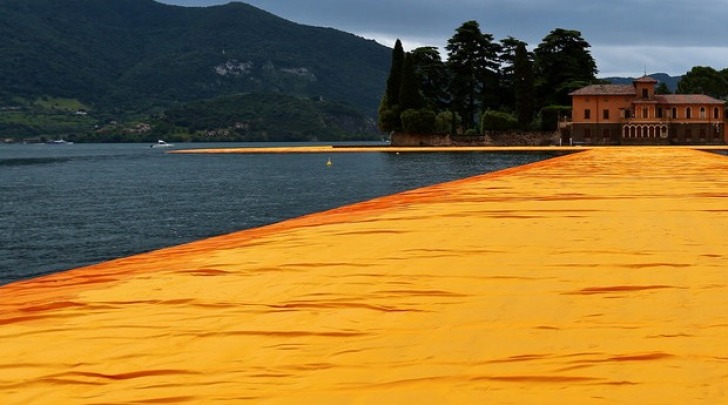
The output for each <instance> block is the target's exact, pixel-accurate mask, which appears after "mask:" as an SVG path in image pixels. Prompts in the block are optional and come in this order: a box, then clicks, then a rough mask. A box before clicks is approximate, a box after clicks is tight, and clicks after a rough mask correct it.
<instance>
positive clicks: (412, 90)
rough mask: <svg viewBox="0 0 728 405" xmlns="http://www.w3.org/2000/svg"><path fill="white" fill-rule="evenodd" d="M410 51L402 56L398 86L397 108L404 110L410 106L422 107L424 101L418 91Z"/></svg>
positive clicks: (417, 82)
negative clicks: (402, 61)
mask: <svg viewBox="0 0 728 405" xmlns="http://www.w3.org/2000/svg"><path fill="white" fill-rule="evenodd" d="M413 59H414V58H413V57H412V54H411V53H407V54H406V55H405V57H404V64H403V65H402V78H401V80H400V87H399V109H400V111H405V110H408V109H411V108H414V109H419V108H422V107H424V105H425V102H424V98H423V97H422V93H420V85H419V80H418V78H417V73H416V72H415V65H414V61H413Z"/></svg>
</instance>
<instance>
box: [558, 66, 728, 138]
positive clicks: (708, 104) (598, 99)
mask: <svg viewBox="0 0 728 405" xmlns="http://www.w3.org/2000/svg"><path fill="white" fill-rule="evenodd" d="M656 84H657V80H655V79H653V78H651V77H649V76H643V77H641V78H639V79H637V80H635V81H633V82H632V84H631V85H630V84H626V85H624V84H595V85H591V86H587V87H584V88H581V89H579V90H576V91H574V92H572V93H570V95H571V98H572V116H571V121H570V122H568V123H562V125H560V130H561V131H562V139H563V140H564V141H567V142H569V141H570V142H573V143H576V144H589V145H688V144H692V145H696V144H698V145H711V144H723V143H726V140H725V139H724V137H725V136H726V129H725V127H726V125H725V119H724V116H725V112H724V104H725V102H724V101H721V100H717V99H715V98H713V97H710V96H706V95H703V94H664V95H663V94H655V85H656Z"/></svg>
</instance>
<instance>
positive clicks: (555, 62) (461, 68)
mask: <svg viewBox="0 0 728 405" xmlns="http://www.w3.org/2000/svg"><path fill="white" fill-rule="evenodd" d="M589 47H590V45H589V43H588V42H587V41H586V40H584V39H583V38H582V37H581V33H580V32H579V31H574V30H566V29H563V28H559V29H555V30H553V31H551V32H550V33H549V34H548V35H547V36H546V37H544V39H543V41H542V42H541V43H540V44H539V45H538V47H537V48H536V49H535V50H534V52H529V51H528V44H526V43H525V42H523V41H521V40H518V39H516V38H514V37H510V36H509V37H507V38H505V39H503V40H501V41H500V42H496V41H495V40H494V38H493V35H492V34H488V33H483V32H482V31H481V29H480V25H479V24H478V22H477V21H466V22H465V23H463V24H462V25H461V26H460V27H458V28H457V29H456V30H455V33H454V35H453V37H452V38H450V39H449V40H448V43H447V46H446V48H445V49H446V51H447V61H445V62H443V61H442V59H441V57H440V54H439V51H438V49H437V48H434V47H422V48H417V49H414V50H412V51H411V52H408V53H405V52H404V51H402V49H401V42H400V41H399V40H398V41H397V43H396V45H395V49H394V51H393V53H392V65H391V67H392V68H391V72H390V78H389V80H388V81H387V90H386V92H385V95H384V98H383V100H382V105H381V108H380V115H379V124H380V125H379V126H380V129H382V130H385V131H387V132H389V131H398V130H402V128H403V127H402V122H403V116H402V114H403V113H404V111H406V110H410V111H409V112H408V114H407V117H406V121H407V122H408V124H407V125H406V126H407V129H406V131H412V130H414V129H415V128H416V129H417V130H418V131H421V130H423V128H429V127H431V128H432V131H438V132H447V133H451V134H453V135H457V134H462V133H469V132H472V131H473V130H476V131H483V130H500V129H502V128H506V127H508V128H512V127H514V125H513V124H512V123H514V122H515V123H517V124H515V126H516V127H518V128H520V129H530V128H532V127H533V126H534V118H536V117H538V113H539V111H541V110H542V109H543V108H544V107H546V106H550V105H568V104H570V99H569V93H570V92H571V91H572V90H574V89H577V88H580V87H583V86H586V85H588V84H591V83H595V82H596V81H597V80H596V77H595V75H596V73H597V68H596V63H595V62H594V59H593V58H592V56H591V54H590V53H589ZM413 72H414V75H413ZM413 78H414V79H415V80H414V81H413V80H412V79H413ZM393 83H399V86H400V91H399V92H398V93H397V94H396V95H395V94H394V93H393V90H392V86H394V85H393ZM392 100H395V101H394V102H393V101H392ZM405 100H407V101H405ZM405 104H406V105H405ZM423 109H429V110H431V111H432V113H433V114H425V113H424V112H423ZM415 111H416V113H415ZM488 111H491V112H490V113H489V114H488V118H487V119H483V116H484V114H485V113H486V112H488ZM495 112H498V113H497V114H496V113H495ZM432 115H434V116H435V117H436V120H435V121H436V124H435V125H432V126H430V125H429V124H428V125H420V124H421V123H422V122H428V123H429V122H430V117H431V116H432ZM423 117H425V118H427V119H422V118H423ZM506 117H510V118H508V119H506ZM415 121H416V122H417V123H418V125H413V124H412V123H413V122H415ZM445 121H447V122H445ZM503 122H508V123H509V124H508V125H502V123H503ZM549 122H550V121H549ZM549 125H550V124H549ZM486 127H487V128H486Z"/></svg>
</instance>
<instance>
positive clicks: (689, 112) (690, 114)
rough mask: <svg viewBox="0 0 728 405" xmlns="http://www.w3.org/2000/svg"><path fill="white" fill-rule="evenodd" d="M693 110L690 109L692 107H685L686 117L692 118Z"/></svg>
mask: <svg viewBox="0 0 728 405" xmlns="http://www.w3.org/2000/svg"><path fill="white" fill-rule="evenodd" d="M692 115H693V111H692V110H691V109H690V107H688V108H686V109H685V118H687V119H690V118H692Z"/></svg>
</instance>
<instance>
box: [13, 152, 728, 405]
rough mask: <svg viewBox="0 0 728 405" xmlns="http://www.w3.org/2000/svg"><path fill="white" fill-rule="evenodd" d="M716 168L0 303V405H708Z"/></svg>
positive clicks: (128, 266) (544, 169) (720, 367)
mask: <svg viewBox="0 0 728 405" xmlns="http://www.w3.org/2000/svg"><path fill="white" fill-rule="evenodd" d="M726 308H728V157H725V156H719V155H716V154H712V153H709V152H705V151H698V150H693V149H687V148H652V147H645V148H602V149H589V150H584V151H582V152H580V153H575V154H572V155H568V156H562V157H558V158H554V159H550V160H547V161H544V162H539V163H535V164H530V165H526V166H521V167H518V168H513V169H508V170H504V171H500V172H496V173H491V174H486V175H482V176H477V177H471V178H468V179H464V180H461V181H456V182H451V183H445V184H441V185H436V186H432V187H427V188H423V189H418V190H414V191H411V192H406V193H401V194H396V195H393V196H389V197H384V198H379V199H375V200H372V201H369V202H365V203H361V204H356V205H352V206H347V207H343V208H340V209H336V210H332V211H328V212H324V213H320V214H314V215H310V216H306V217H301V218H297V219H293V220H289V221H285V222H281V223H278V224H274V225H271V226H267V227H263V228H258V229H253V230H248V231H242V232H238V233H234V234H230V235H225V236H221V237H216V238H211V239H206V240H202V241H199V242H195V243H191V244H186V245H181V246H177V247H173V248H169V249H164V250H159V251H154V252H150V253H147V254H142V255H138V256H133V257H128V258H124V259H119V260H115V261H111V262H106V263H101V264H98V265H94V266H89V267H85V268H80V269H76V270H72V271H68V272H63V273H58V274H54V275H51V276H47V277H42V278H37V279H32V280H27V281H23V282H18V283H13V284H10V285H6V286H4V287H0V403H2V404H4V405H10V404H23V405H26V404H89V405H90V404H93V405H101V404H239V403H246V402H250V403H273V404H300V403H316V404H321V403H335V404H339V403H356V404H371V403H380V404H383V403H387V404H389V403H402V404H404V403H432V404H442V403H458V404H459V403H462V404H472V403H492V404H535V403H538V404H592V403H593V404H697V403H700V404H718V403H728V310H726Z"/></svg>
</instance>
